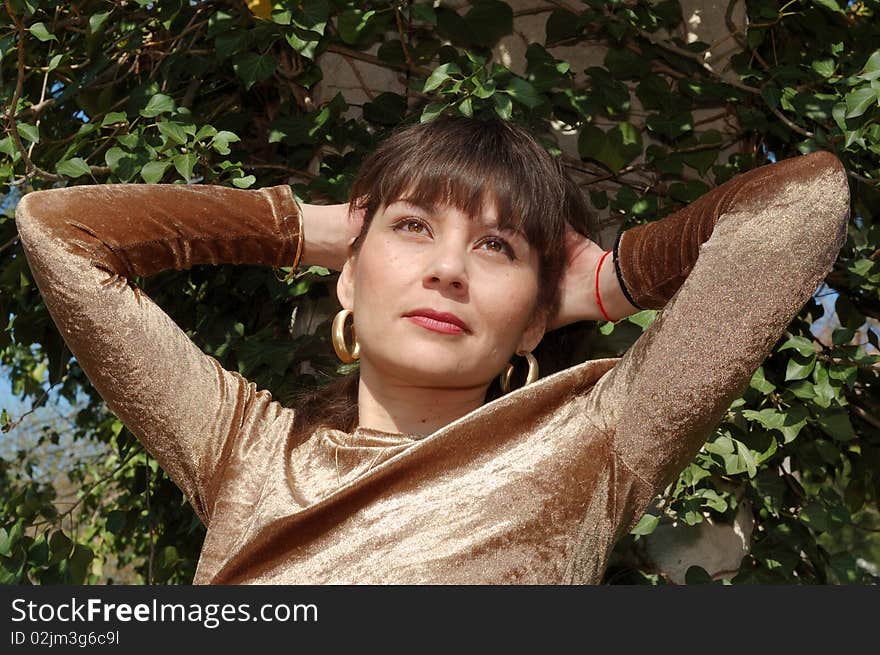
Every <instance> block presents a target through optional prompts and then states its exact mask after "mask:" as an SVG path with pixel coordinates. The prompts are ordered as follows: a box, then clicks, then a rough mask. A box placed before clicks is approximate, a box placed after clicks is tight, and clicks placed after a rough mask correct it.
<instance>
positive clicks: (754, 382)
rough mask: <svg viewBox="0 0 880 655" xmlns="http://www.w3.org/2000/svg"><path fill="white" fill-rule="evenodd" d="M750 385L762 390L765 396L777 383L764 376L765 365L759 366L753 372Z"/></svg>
mask: <svg viewBox="0 0 880 655" xmlns="http://www.w3.org/2000/svg"><path fill="white" fill-rule="evenodd" d="M749 386H750V387H752V389H755V390H756V391H760V392H761V393H762V394H763V395H765V396H766V395H767V394H769V393H770V392H771V391H773V390H774V389H776V385H775V384H773V383H772V382H770V381H769V380H767V378H766V377H764V367H763V366H759V367H758V369H757V370H756V371H755V372H754V373H753V374H752V379H751V380H750V381H749Z"/></svg>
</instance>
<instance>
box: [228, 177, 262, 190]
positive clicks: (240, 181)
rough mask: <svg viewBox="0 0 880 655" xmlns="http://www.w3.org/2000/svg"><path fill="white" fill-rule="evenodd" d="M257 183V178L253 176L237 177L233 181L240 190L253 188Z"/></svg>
mask: <svg viewBox="0 0 880 655" xmlns="http://www.w3.org/2000/svg"><path fill="white" fill-rule="evenodd" d="M256 181H257V178H256V177H254V176H253V175H245V176H244V177H237V178H235V179H234V180H232V184H233V185H234V186H236V187H238V188H239V189H247V188H248V187H250V186H252V185H253V183H254V182H256Z"/></svg>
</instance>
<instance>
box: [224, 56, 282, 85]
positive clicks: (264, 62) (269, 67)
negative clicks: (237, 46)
mask: <svg viewBox="0 0 880 655" xmlns="http://www.w3.org/2000/svg"><path fill="white" fill-rule="evenodd" d="M232 68H233V70H234V71H235V74H236V75H238V77H239V79H240V80H241V81H242V82H244V88H245V89H250V88H251V87H252V86H253V85H254V84H255V83H256V82H261V81H263V80H265V79H268V78H269V77H271V76H272V74H273V73H274V72H275V58H274V57H272V56H271V55H259V54H257V53H255V52H249V53H247V54H245V55H242V56H241V58H240V59H238V60H237V61H235V62H234V63H233V64H232Z"/></svg>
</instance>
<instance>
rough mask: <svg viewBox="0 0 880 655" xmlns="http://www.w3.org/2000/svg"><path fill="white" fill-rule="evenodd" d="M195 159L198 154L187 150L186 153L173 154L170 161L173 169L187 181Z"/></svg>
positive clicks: (189, 178) (190, 177) (191, 172)
mask: <svg viewBox="0 0 880 655" xmlns="http://www.w3.org/2000/svg"><path fill="white" fill-rule="evenodd" d="M197 160H198V156H197V155H196V153H194V152H188V153H186V154H182V155H177V156H175V157H174V159H172V160H171V161H172V163H173V164H174V169H175V170H176V171H177V172H178V173H179V174H180V177H182V178H183V179H184V180H186V181H187V182H189V181H190V180H191V179H192V175H193V168H194V167H195V165H196V161H197Z"/></svg>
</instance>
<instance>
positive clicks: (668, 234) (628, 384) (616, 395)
mask: <svg viewBox="0 0 880 655" xmlns="http://www.w3.org/2000/svg"><path fill="white" fill-rule="evenodd" d="M849 204H850V197H849V186H848V183H847V177H846V171H845V170H844V168H843V165H842V164H841V163H840V161H839V160H838V159H837V158H836V157H835V156H834V155H833V154H831V153H827V152H817V153H813V154H810V155H804V156H798V157H794V158H791V159H788V160H785V161H781V162H778V163H775V164H769V165H766V166H762V167H760V168H757V169H755V170H752V171H749V172H747V173H743V174H741V175H738V176H737V177H735V178H733V179H731V180H730V181H728V182H726V183H725V184H722V185H721V186H719V187H717V188H716V189H713V190H712V191H710V192H709V193H707V194H705V195H704V196H702V197H701V198H699V199H697V200H696V201H694V202H693V203H691V204H690V205H688V206H687V207H685V208H683V209H681V210H680V211H678V212H676V213H674V214H671V215H670V216H667V217H666V218H664V219H662V220H660V221H656V222H655V223H650V224H647V225H644V226H639V227H636V228H633V229H631V230H628V231H626V232H624V233H623V235H622V237H621V239H620V242H619V247H618V254H619V262H618V263H619V265H620V267H621V273H622V277H623V280H624V283H625V284H626V286H627V288H628V290H629V292H630V293H631V295H632V297H633V298H634V299H635V301H636V303H638V305H640V306H641V307H642V308H650V309H660V308H663V310H662V312H660V313H659V314H658V315H657V318H656V320H655V321H654V323H653V324H652V325H651V326H650V327H649V328H648V329H647V330H646V331H645V332H644V333H643V334H642V335H641V336H640V337H639V339H638V340H637V341H636V343H635V344H633V346H632V347H631V348H630V349H629V350H628V351H627V352H626V353H625V354H624V356H623V357H622V358H621V360H620V361H619V362H618V363H617V364H616V365H615V366H614V367H613V368H612V369H611V370H610V371H609V372H608V373H606V374H605V376H603V378H601V379H600V380H599V382H598V383H597V384H596V386H595V387H594V388H593V389H592V391H591V396H592V402H595V403H596V406H597V409H598V410H599V411H598V413H599V415H600V416H601V417H602V419H603V423H604V427H605V428H606V429H607V430H609V432H610V433H611V434H612V435H613V438H612V443H613V448H614V451H615V457H616V462H617V465H618V466H622V467H624V468H625V469H628V470H629V471H630V472H631V474H632V475H634V476H635V477H636V479H637V480H639V481H640V483H639V484H637V485H636V486H637V487H638V489H637V490H634V491H630V492H628V493H627V502H626V503H620V505H619V506H618V509H619V510H620V511H627V512H631V515H630V517H629V518H627V519H623V520H622V521H621V523H622V527H623V528H625V529H629V528H631V527H632V524H633V523H634V522H635V521H637V520H638V518H639V517H640V515H641V513H642V512H643V511H644V509H645V508H646V506H647V504H648V503H649V502H650V500H651V499H652V498H653V496H654V495H655V494H656V493H658V492H659V491H660V490H662V488H663V487H664V486H665V485H666V484H668V483H669V482H670V481H671V480H672V479H674V477H675V476H676V475H678V473H679V472H680V471H681V470H682V469H683V468H684V467H685V466H687V464H688V463H689V462H690V461H691V460H692V459H693V458H694V456H695V455H696V453H697V451H698V450H699V449H700V447H701V446H702V444H703V443H704V442H705V440H706V438H707V437H708V436H709V435H710V434H711V433H712V431H713V430H714V429H715V428H716V427H717V425H718V424H719V423H720V421H721V419H722V417H723V416H724V413H725V412H726V411H727V409H728V408H729V407H730V404H731V403H732V402H733V401H734V400H735V399H736V398H738V397H739V396H740V395H741V394H742V393H743V391H744V390H745V388H746V386H747V385H748V383H749V380H750V379H751V376H752V374H753V373H754V371H755V370H756V369H757V368H758V366H759V365H760V364H761V362H762V361H763V360H764V359H765V358H766V357H767V356H768V355H769V354H770V352H771V350H772V348H773V345H774V344H775V343H776V341H777V340H778V339H779V338H780V337H781V335H782V333H783V331H784V330H785V328H786V326H787V325H788V324H789V323H790V322H791V321H792V320H793V319H794V317H795V316H796V315H797V314H798V312H800V310H801V309H802V308H803V306H804V304H805V303H806V302H807V301H808V300H809V299H810V297H811V295H812V294H813V293H814V292H815V290H816V288H817V287H818V285H819V284H820V283H821V282H822V280H823V279H824V277H825V276H826V275H827V274H828V272H829V271H830V270H831V268H832V266H833V264H834V262H835V260H836V259H837V256H838V254H839V251H840V249H841V247H842V246H843V244H844V242H845V240H846V234H847V222H848V218H849Z"/></svg>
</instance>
